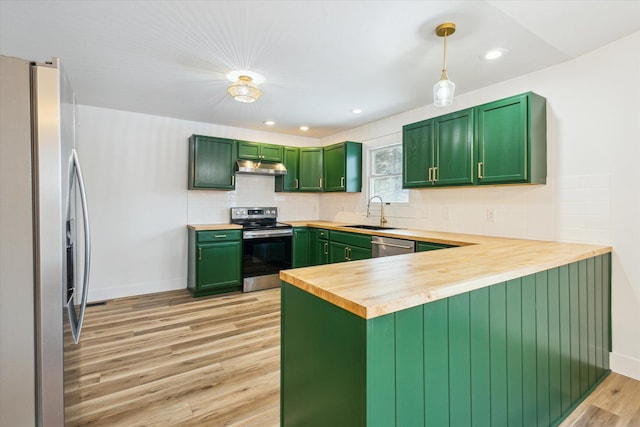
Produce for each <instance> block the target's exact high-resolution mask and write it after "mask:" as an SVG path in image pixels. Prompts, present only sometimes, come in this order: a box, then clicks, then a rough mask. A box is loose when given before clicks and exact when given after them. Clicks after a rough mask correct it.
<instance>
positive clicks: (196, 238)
mask: <svg viewBox="0 0 640 427" xmlns="http://www.w3.org/2000/svg"><path fill="white" fill-rule="evenodd" d="M188 257H189V259H188V273H187V275H188V278H187V289H188V290H189V292H190V293H191V294H192V295H193V296H194V297H197V296H202V295H212V294H219V293H225V292H234V291H240V290H241V289H242V232H241V231H239V230H233V231H229V230H225V231H194V230H189V255H188Z"/></svg>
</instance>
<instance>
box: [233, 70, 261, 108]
mask: <svg viewBox="0 0 640 427" xmlns="http://www.w3.org/2000/svg"><path fill="white" fill-rule="evenodd" d="M227 91H228V92H229V95H231V96H233V99H235V100H236V101H239V102H255V101H256V100H257V99H258V98H260V95H262V91H261V90H260V89H259V88H258V86H256V84H255V83H254V82H253V79H251V77H249V76H239V77H238V80H237V81H236V82H235V83H233V84H232V85H231V86H229V87H228V88H227Z"/></svg>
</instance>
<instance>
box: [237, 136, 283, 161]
mask: <svg viewBox="0 0 640 427" xmlns="http://www.w3.org/2000/svg"><path fill="white" fill-rule="evenodd" d="M283 154H284V147H283V146H282V145H274V144H262V143H259V142H249V141H238V158H239V159H244V160H256V161H263V162H274V163H282V160H283Z"/></svg>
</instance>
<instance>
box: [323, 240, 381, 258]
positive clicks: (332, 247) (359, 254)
mask: <svg viewBox="0 0 640 427" xmlns="http://www.w3.org/2000/svg"><path fill="white" fill-rule="evenodd" d="M369 258H371V247H368V248H362V247H359V246H349V245H345V244H344V243H338V242H333V241H331V242H329V262H330V263H334V262H345V261H357V260H360V259H369Z"/></svg>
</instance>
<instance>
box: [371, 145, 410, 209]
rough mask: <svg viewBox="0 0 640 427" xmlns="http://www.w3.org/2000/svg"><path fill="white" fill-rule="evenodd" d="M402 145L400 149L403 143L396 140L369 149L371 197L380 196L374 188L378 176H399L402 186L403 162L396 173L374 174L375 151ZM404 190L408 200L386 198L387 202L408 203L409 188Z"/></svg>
mask: <svg viewBox="0 0 640 427" xmlns="http://www.w3.org/2000/svg"><path fill="white" fill-rule="evenodd" d="M397 146H400V149H401V150H402V143H401V142H396V143H393V144H388V145H384V146H380V147H375V148H371V149H369V197H370V198H371V197H373V196H378V194H374V192H373V189H374V184H373V182H374V180H375V179H376V178H388V177H397V178H398V179H399V181H400V186H401V187H402V164H400V172H398V173H395V174H379V175H377V174H374V170H375V167H374V158H375V152H376V151H382V150H388V149H389V148H394V147H397ZM400 162H402V158H401V160H400ZM402 192H403V193H404V194H405V195H406V200H386V199H385V200H384V202H385V203H394V204H406V203H409V190H406V189H404V190H402Z"/></svg>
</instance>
